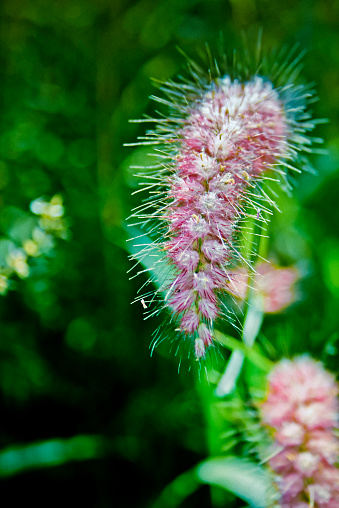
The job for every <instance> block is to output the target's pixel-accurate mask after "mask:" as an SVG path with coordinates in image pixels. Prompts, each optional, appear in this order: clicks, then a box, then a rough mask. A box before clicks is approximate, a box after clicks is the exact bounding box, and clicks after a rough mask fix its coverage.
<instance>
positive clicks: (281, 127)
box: [131, 56, 313, 358]
mask: <svg viewBox="0 0 339 508" xmlns="http://www.w3.org/2000/svg"><path fill="white" fill-rule="evenodd" d="M297 60H298V59H295V58H294V57H293V59H292V58H291V56H289V57H287V59H286V61H285V62H284V65H283V66H282V68H281V71H279V69H278V68H277V66H276V62H274V65H273V66H272V72H271V73H269V75H268V76H265V77H261V76H259V69H260V68H261V67H259V68H255V69H253V77H252V78H248V72H247V71H246V73H245V74H246V78H244V79H243V80H241V79H234V80H232V79H231V77H230V76H229V75H228V74H226V69H225V74H224V75H222V71H221V73H220V70H219V68H220V66H218V69H217V66H216V68H215V72H214V75H215V77H214V78H213V77H212V78H211V74H210V70H211V69H210V70H209V72H208V73H206V75H205V74H204V73H203V72H200V71H199V70H198V67H197V66H190V68H191V69H193V68H194V71H193V72H192V79H191V80H190V81H189V82H188V83H187V84H181V83H175V82H174V81H171V82H168V83H165V84H164V85H163V87H162V90H163V92H164V93H165V94H166V95H167V97H168V100H164V99H162V98H161V99H155V100H158V101H159V102H160V103H162V104H163V105H166V107H168V114H163V113H161V115H160V116H159V119H158V120H156V119H145V121H150V122H155V123H156V125H155V128H154V129H153V130H150V131H149V132H148V133H147V135H146V137H145V138H141V139H144V140H143V141H140V145H144V144H145V145H147V146H148V145H152V144H154V145H155V151H154V153H153V154H152V155H154V156H157V157H158V164H156V165H155V166H154V167H153V166H145V171H144V175H142V174H141V175H140V176H141V177H142V176H144V183H145V185H144V189H145V190H146V189H149V192H150V196H149V198H148V199H145V200H144V202H143V204H141V205H140V206H138V207H136V208H135V211H134V213H133V214H132V216H131V218H133V225H134V226H138V225H140V226H141V229H142V231H141V232H140V235H137V237H138V238H140V237H142V236H143V235H147V233H149V236H150V237H152V238H154V243H153V244H151V245H149V244H147V243H146V244H145V243H142V242H140V241H139V240H138V245H140V244H141V247H140V250H139V252H137V253H135V252H133V254H132V255H131V258H132V260H135V261H137V263H138V262H141V263H143V264H144V268H145V269H146V270H148V271H151V273H152V282H155V284H158V287H157V289H156V290H155V298H153V299H152V298H150V295H149V293H148V296H147V301H153V300H155V301H158V302H159V299H160V295H165V307H167V308H168V309H169V311H170V313H171V320H175V321H176V322H177V325H178V328H180V329H181V330H182V332H183V333H184V335H185V336H186V339H188V342H189V343H190V344H191V348H192V350H194V351H195V353H196V354H197V356H198V357H199V358H204V357H205V356H206V355H205V353H204V354H201V348H200V347H196V342H195V341H196V339H198V338H199V336H198V331H197V330H198V328H199V325H201V324H204V323H205V321H206V320H208V325H209V327H210V330H211V333H212V331H213V328H214V325H215V322H216V321H217V320H218V319H221V318H223V316H225V315H227V313H228V312H229V313H232V310H231V309H227V307H226V308H225V306H226V303H225V302H224V299H223V295H224V293H225V292H226V291H232V285H233V286H234V285H236V281H235V275H234V273H232V269H231V266H235V265H236V264H238V265H239V264H242V265H244V266H245V265H247V266H248V264H250V263H251V261H250V260H249V259H243V258H242V254H241V249H240V248H239V247H240V245H239V243H240V238H241V234H246V232H244V230H243V229H242V224H243V222H244V220H245V219H246V218H247V217H253V219H254V220H257V221H258V222H262V221H263V217H262V216H261V215H260V214H259V215H258V209H259V208H260V209H261V210H262V211H263V212H262V213H263V216H264V215H265V214H266V210H267V212H270V209H271V208H272V199H271V197H268V196H267V189H266V190H264V189H263V182H264V180H266V179H267V178H271V177H272V176H273V177H274V179H279V178H282V181H285V180H286V178H287V177H288V174H287V173H288V172H289V171H290V170H291V169H294V166H298V165H299V159H300V155H299V154H300V153H302V152H303V150H304V149H307V151H310V140H308V139H307V137H306V133H307V132H308V131H310V130H312V129H313V124H312V121H311V119H310V115H309V113H308V111H307V107H308V102H307V101H308V100H310V99H307V97H308V95H309V94H305V92H304V90H303V89H302V87H300V86H299V85H298V86H294V85H293V82H292V77H293V78H294V76H295V75H296V67H295V66H296V63H295V62H297ZM287 69H288V70H287ZM238 71H240V69H237V72H236V74H237V75H241V72H238ZM212 74H213V71H212ZM270 74H271V75H270ZM270 79H272V82H271V81H270ZM284 79H285V80H286V81H285V84H284ZM305 97H306V98H305ZM303 165H304V160H303ZM281 175H282V176H281ZM140 190H142V189H140ZM137 192H139V190H138V191H137ZM264 220H266V215H265V219H264ZM147 238H148V237H147ZM151 257H153V258H155V262H154V266H153V267H150V261H151ZM167 266H168V270H167V271H166V267H167ZM162 268H163V269H162ZM144 271H145V270H140V273H143V272H144ZM165 272H166V274H165ZM164 274H165V275H164ZM276 282H277V279H274V281H273V282H272V284H271V285H270V286H269V287H268V288H266V287H263V292H264V294H265V305H266V307H265V311H266V312H277V311H279V310H280V309H281V308H283V307H284V306H286V305H288V304H289V303H290V302H291V300H292V299H293V294H292V293H291V292H290V287H291V285H292V282H291V277H288V273H287V272H284V273H280V274H279V281H278V286H279V288H280V289H281V288H283V287H284V288H285V289H284V291H283V293H282V292H281V291H280V292H279V294H278V293H275V292H274V288H275V287H276V286H277V283H276ZM188 292H189V293H188ZM180 293H183V294H184V295H185V296H183V297H182V296H179V294H180ZM188 295H189V296H188ZM239 296H240V294H239ZM139 299H140V298H139ZM208 301H209V302H211V303H208ZM159 307H164V305H162V304H161V302H159ZM222 309H223V310H222ZM145 312H148V313H150V312H153V311H152V310H151V311H150V310H149V308H147V309H146V311H145ZM153 313H154V314H156V311H154V312H153ZM198 344H199V343H198ZM204 347H205V350H206V348H207V349H208V345H207V344H205V345H204ZM197 352H199V353H197ZM206 354H207V350H206Z"/></svg>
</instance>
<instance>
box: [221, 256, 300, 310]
mask: <svg viewBox="0 0 339 508" xmlns="http://www.w3.org/2000/svg"><path fill="white" fill-rule="evenodd" d="M255 268H256V273H255V275H254V277H253V279H252V281H251V282H249V275H248V272H247V271H246V270H245V269H241V268H240V269H238V270H234V271H233V272H232V275H230V284H229V287H228V291H229V293H231V294H233V295H234V296H236V297H237V298H240V299H245V298H246V296H247V291H248V287H249V285H250V286H252V287H253V290H254V291H253V299H254V304H255V305H257V306H258V307H260V308H261V309H262V310H263V312H265V313H272V314H273V313H277V312H280V311H282V310H283V309H285V308H286V307H288V306H289V305H291V303H293V302H294V301H295V300H296V298H297V294H296V291H295V287H294V284H295V283H296V281H297V280H298V279H299V278H300V273H299V271H298V270H297V268H295V267H287V268H280V267H278V266H275V265H274V264H272V263H268V262H263V263H260V264H258V265H257V266H256V267H255Z"/></svg>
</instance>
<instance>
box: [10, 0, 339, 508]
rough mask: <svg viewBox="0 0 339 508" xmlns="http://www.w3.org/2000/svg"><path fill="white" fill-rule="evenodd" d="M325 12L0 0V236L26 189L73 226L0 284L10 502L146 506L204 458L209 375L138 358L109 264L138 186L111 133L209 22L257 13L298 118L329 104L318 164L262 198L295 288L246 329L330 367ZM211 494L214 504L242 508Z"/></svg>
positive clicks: (329, 89) (318, 3) (300, 5)
mask: <svg viewBox="0 0 339 508" xmlns="http://www.w3.org/2000/svg"><path fill="white" fill-rule="evenodd" d="M338 21H339V3H338V2H337V1H335V0H325V1H324V0H310V1H306V0H305V1H302V0H301V1H299V2H295V1H292V0H287V1H285V2H278V1H277V0H210V1H203V0H180V1H179V0H161V1H155V0H139V1H138V0H135V1H131V0H127V1H122V0H113V1H112V0H97V1H94V0H82V1H80V0H60V1H58V2H57V1H55V0H52V1H50V2H47V1H45V0H4V1H3V2H2V4H1V20H0V23H1V30H0V34H1V35H0V37H1V44H2V47H3V60H2V61H3V64H2V65H1V67H0V74H1V90H2V94H1V117H0V118H1V121H0V229H1V231H0V233H1V237H2V238H3V239H6V238H7V239H8V238H12V240H11V241H14V240H15V241H19V240H20V241H22V240H23V238H22V233H21V232H22V230H23V229H25V228H26V227H31V226H29V224H28V223H27V224H26V222H23V221H30V220H31V219H30V218H27V217H26V214H28V213H29V212H28V209H29V204H30V202H32V201H33V200H35V199H37V198H39V197H41V196H53V195H55V194H60V195H61V196H62V197H63V200H64V204H65V208H66V212H67V218H68V220H69V226H70V229H71V231H72V236H71V238H70V239H69V240H68V241H65V242H62V241H59V242H57V245H56V247H55V248H54V249H53V256H50V257H49V258H48V259H47V258H46V260H43V259H41V266H40V265H39V266H38V268H37V274H36V276H35V277H28V278H23V279H22V280H19V278H17V279H16V281H15V289H16V291H12V290H10V291H8V293H7V295H3V296H1V295H0V324H1V335H0V393H1V399H0V400H1V409H2V414H3V418H2V425H1V431H0V448H1V450H2V451H0V474H1V475H2V476H3V478H2V491H3V497H4V498H5V497H7V498H8V497H9V496H11V497H10V498H11V500H12V501H11V504H12V505H13V506H14V505H17V504H19V503H22V502H23V501H25V502H27V500H29V501H34V504H35V506H46V504H48V506H57V505H58V506H59V505H60V504H62V505H64V506H65V505H66V506H68V505H69V506H71V505H73V504H74V503H76V504H81V505H83V506H90V507H93V506H95V507H99V508H101V507H102V508H103V507H111V506H124V507H125V508H132V507H136V506H137V507H138V508H139V507H140V508H142V507H148V506H150V505H151V504H152V503H153V502H154V501H155V500H156V499H157V497H158V496H159V495H160V493H161V491H162V489H163V488H164V487H165V486H166V485H167V484H170V483H171V482H172V481H173V480H174V478H175V477H176V476H178V475H180V474H181V473H183V472H184V471H186V470H189V469H191V468H192V467H193V466H195V465H196V464H197V463H198V462H200V461H202V460H204V459H205V458H206V457H207V456H208V454H209V452H210V451H211V442H212V441H211V439H210V438H209V437H208V434H207V435H206V424H207V423H209V424H211V421H212V424H213V425H216V422H218V421H219V422H223V421H224V419H223V418H224V416H223V415H224V413H220V412H219V413H218V410H217V409H216V410H215V411H216V412H217V413H216V414H211V413H209V409H208V401H207V402H206V400H207V399H208V397H210V393H211V390H213V386H214V385H213V379H211V388H210V391H209V392H208V391H207V393H202V392H204V389H202V386H201V384H202V383H200V384H199V382H198V383H197V386H198V390H196V386H195V383H196V379H195V378H196V376H195V370H196V369H194V368H193V369H192V370H191V372H189V365H188V364H185V363H184V365H183V367H182V368H181V371H180V373H179V374H177V365H178V362H179V360H178V358H176V357H175V356H174V354H173V351H172V352H171V351H170V349H171V340H169V341H168V342H167V343H163V344H161V345H160V346H159V347H158V348H157V349H156V351H155V353H154V355H153V357H152V358H150V356H149V350H148V345H149V343H150V340H151V334H152V331H153V330H154V329H155V328H156V327H157V326H158V324H159V323H160V320H159V319H157V318H154V320H153V322H149V321H146V322H144V321H143V320H142V308H140V307H141V306H140V307H139V306H137V305H133V306H130V302H131V301H132V300H133V298H134V296H135V294H136V291H137V290H138V288H139V287H140V286H141V285H142V284H143V283H144V282H145V280H146V277H143V276H141V277H140V278H137V279H133V280H132V281H129V280H128V275H126V272H127V270H128V269H129V268H130V264H129V262H128V260H127V252H126V244H125V240H126V237H127V234H126V228H125V227H124V226H123V221H124V219H125V217H126V216H128V215H129V212H130V209H131V208H132V207H133V206H135V205H136V204H138V203H139V201H138V200H139V199H140V197H139V195H136V196H132V197H131V192H132V191H133V190H135V188H136V185H137V184H136V181H135V179H134V177H133V171H132V170H131V169H130V168H129V166H130V165H131V164H132V165H138V164H143V161H144V160H145V158H146V157H147V153H148V152H147V151H145V150H144V149H137V150H135V149H133V148H122V144H123V143H125V142H126V143H128V142H134V141H135V140H136V138H137V136H138V135H143V134H144V126H143V125H142V124H141V125H140V124H130V123H128V120H129V119H131V118H140V117H141V116H142V115H143V114H144V113H147V114H150V115H154V110H155V109H157V107H156V106H155V104H154V103H152V102H151V101H150V100H149V99H148V97H149V96H150V95H151V94H153V93H156V92H155V90H154V85H153V84H152V82H151V79H150V78H156V79H160V80H164V79H165V80H166V79H169V78H175V76H176V75H177V74H178V73H179V74H180V73H182V72H185V71H184V61H183V57H182V56H181V54H180V53H179V52H178V51H177V50H176V46H179V47H180V48H182V50H184V51H185V52H186V53H188V54H189V55H190V56H192V57H193V58H195V57H196V56H197V58H199V53H201V52H203V51H204V47H205V43H206V42H207V43H208V44H209V45H210V47H211V50H212V52H213V53H217V52H218V51H219V50H218V47H219V46H220V41H221V38H220V34H222V38H223V40H224V42H223V48H224V50H226V51H232V49H233V48H234V47H235V46H239V44H241V31H242V30H243V31H245V32H248V31H249V32H251V31H252V32H256V31H257V30H258V28H259V27H262V28H263V47H264V49H267V50H269V49H271V48H274V47H276V48H278V49H279V48H280V47H282V46H283V45H286V44H287V45H288V46H293V45H294V44H295V43H298V44H299V45H300V48H301V49H306V50H307V54H306V56H305V57H304V59H303V63H304V70H303V73H302V79H303V80H304V81H305V82H309V81H313V82H315V84H316V89H317V93H318V96H319V98H320V100H319V102H316V103H315V104H314V116H315V117H316V118H328V119H329V123H328V124H323V125H319V126H318V127H317V130H316V133H315V135H316V136H320V137H323V138H324V139H325V147H326V148H328V150H329V154H328V155H317V156H316V155H314V156H312V157H311V163H312V165H313V166H314V167H315V169H316V170H317V172H318V176H313V175H309V174H304V175H301V176H300V177H298V178H297V179H296V180H297V182H296V190H295V192H294V195H293V197H287V196H285V195H281V196H280V198H279V206H280V208H281V209H282V214H276V215H275V216H274V219H273V221H272V224H271V227H270V236H271V241H270V249H271V253H272V255H273V256H275V257H276V258H277V260H278V261H279V262H280V263H281V264H286V265H288V264H292V263H296V264H298V265H299V266H300V267H302V269H303V270H304V274H305V277H304V279H303V281H302V287H301V291H302V295H303V298H302V301H301V302H299V303H297V304H295V305H294V306H293V307H292V308H290V309H289V311H287V312H286V313H285V314H284V315H281V316H278V317H277V316H271V317H267V319H266V320H265V323H264V327H263V329H262V332H261V337H259V339H260V347H261V349H262V350H263V351H264V352H265V354H266V355H267V356H268V357H269V358H270V359H271V360H273V361H274V360H277V359H279V358H280V357H281V355H282V354H286V355H292V354H296V353H301V352H304V351H309V352H310V353H311V354H313V355H315V356H316V357H321V358H322V359H323V360H324V361H325V363H326V365H327V366H328V367H329V368H331V369H332V370H334V371H335V370H336V369H337V362H338V339H339V335H338V329H339V314H338V312H337V309H338V305H339V275H338V274H339V265H338V263H339V261H338V259H339V235H338V223H339V211H338V209H337V207H336V202H337V195H338V192H339V122H338V116H339V65H338V64H339V51H338V45H339V35H338V34H339V31H338ZM25 217H26V218H25ZM13 221H14V223H13ZM24 224H25V226H24ZM13 227H14V229H13ZM22 228H23V229H22ZM4 241H5V240H1V242H4ZM1 245H4V244H3V243H1V244H0V249H1ZM225 331H226V332H227V331H228V332H229V333H231V332H232V333H233V331H232V330H231V329H230V330H227V329H225ZM173 349H174V348H173ZM225 356H227V353H225ZM246 365H247V369H249V370H247V371H246V372H247V375H249V373H250V372H251V369H252V373H251V374H250V375H251V376H254V375H255V373H253V365H252V364H251V362H248V363H247V364H246ZM216 368H217V369H219V370H222V368H223V362H222V360H221V359H220V360H219V365H217V367H216ZM212 378H213V375H212ZM240 389H243V388H241V387H240ZM198 394H200V395H198ZM199 396H200V398H199ZM213 422H214V423H213ZM223 425H224V424H223V423H221V424H220V429H219V430H220V431H222V430H225V429H223ZM225 425H226V427H227V425H228V423H225ZM226 430H227V429H226ZM206 436H207V437H206ZM215 446H216V448H217V447H218V445H215ZM209 447H210V449H209ZM52 465H53V466H54V467H50V466H52ZM183 478H184V483H183V484H182V483H181V484H180V485H181V487H180V488H183V489H184V491H185V492H184V494H185V495H183V496H181V498H180V499H181V500H182V506H183V507H186V508H189V507H198V506H212V505H211V503H212V501H211V498H210V494H209V490H208V488H207V487H203V488H202V489H200V490H199V491H197V492H195V493H194V492H193V491H194V489H193V488H192V485H191V484H190V482H191V477H189V476H187V477H186V476H185V477H183ZM185 478H186V480H187V481H186V480H185ZM185 481H186V484H185ZM185 485H186V487H185ZM185 489H186V490H185ZM190 492H192V495H191V496H188V493H190ZM218 492H219V491H218V490H215V491H214V493H213V491H212V500H213V503H214V506H222V505H224V506H226V505H227V506H230V507H231V506H234V507H236V506H243V501H240V500H239V499H237V498H236V497H235V496H234V495H231V494H222V495H220V492H219V494H218ZM186 494H187V496H186ZM66 495H67V497H66ZM225 495H226V498H225ZM65 499H66V501H65ZM225 499H226V501H227V503H226V501H225ZM225 503H226V504H225ZM173 506H174V505H173Z"/></svg>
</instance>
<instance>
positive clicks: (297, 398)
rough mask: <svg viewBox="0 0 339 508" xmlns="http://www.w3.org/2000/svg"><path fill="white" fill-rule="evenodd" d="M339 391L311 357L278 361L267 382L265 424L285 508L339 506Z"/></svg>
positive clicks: (330, 376) (336, 507)
mask: <svg viewBox="0 0 339 508" xmlns="http://www.w3.org/2000/svg"><path fill="white" fill-rule="evenodd" d="M337 395H338V387H337V384H336V382H335V380H334V377H333V376H332V375H331V374H330V373H328V372H327V371H326V370H325V369H324V368H323V367H322V365H321V363H320V362H316V361H314V360H312V359H311V358H308V357H300V358H297V359H294V360H292V361H288V360H283V361H282V362H280V363H279V364H278V365H277V366H276V368H275V369H274V370H273V372H272V373H271V375H270V378H269V390H268V395H267V399H266V401H265V402H264V403H263V404H262V407H261V409H262V422H263V424H264V425H265V426H266V427H268V428H269V429H270V431H271V433H272V435H273V439H274V442H275V448H276V450H277V452H276V453H275V454H273V456H272V457H271V459H270V460H269V466H270V468H271V469H272V471H273V472H274V473H275V475H276V484H277V488H278V491H279V498H280V499H279V502H278V505H277V506H279V507H281V508H308V507H310V506H312V507H313V508H338V506H339V470H338V469H337V467H336V465H335V464H336V462H337V459H338V451H339V442H338V439H337V437H336V436H335V434H334V430H335V429H336V428H337V427H338V401H337Z"/></svg>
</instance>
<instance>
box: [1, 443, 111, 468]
mask: <svg viewBox="0 0 339 508" xmlns="http://www.w3.org/2000/svg"><path fill="white" fill-rule="evenodd" d="M103 449H104V443H103V439H102V438H101V437H100V436H89V435H79V436H74V437H72V438H69V439H50V440H48V441H41V442H38V443H30V444H26V445H20V446H11V447H8V448H6V449H5V450H2V451H1V452H0V477H1V476H12V475H15V474H18V473H20V472H21V471H25V470H30V469H37V468H45V467H52V466H58V465H60V464H64V463H65V462H70V461H75V460H77V461H78V460H79V461H83V460H89V459H94V458H97V457H100V456H101V455H102V451H103Z"/></svg>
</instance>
